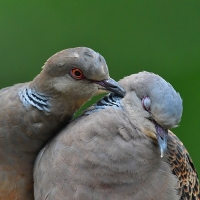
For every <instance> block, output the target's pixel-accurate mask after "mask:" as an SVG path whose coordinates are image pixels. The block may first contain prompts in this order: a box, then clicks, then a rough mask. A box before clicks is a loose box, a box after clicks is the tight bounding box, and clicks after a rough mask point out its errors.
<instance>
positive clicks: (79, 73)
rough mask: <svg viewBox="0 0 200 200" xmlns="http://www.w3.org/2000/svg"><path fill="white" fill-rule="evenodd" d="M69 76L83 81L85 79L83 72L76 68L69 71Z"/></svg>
mask: <svg viewBox="0 0 200 200" xmlns="http://www.w3.org/2000/svg"><path fill="white" fill-rule="evenodd" d="M70 74H71V76H72V77H73V78H75V79H84V78H85V76H84V75H83V72H82V71H81V70H80V69H77V68H73V69H71V70H70Z"/></svg>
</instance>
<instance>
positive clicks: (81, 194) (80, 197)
mask: <svg viewBox="0 0 200 200" xmlns="http://www.w3.org/2000/svg"><path fill="white" fill-rule="evenodd" d="M119 84H120V85H121V86H122V87H123V88H124V89H125V90H126V95H125V97H124V98H122V97H119V96H117V95H114V94H112V93H111V94H109V95H108V96H106V97H104V98H102V99H101V100H100V101H98V102H97V103H96V104H95V105H93V106H92V107H90V108H89V109H87V110H86V111H85V112H84V114H83V115H82V116H80V117H78V118H76V119H75V120H74V121H72V122H71V123H70V124H69V125H68V126H67V127H66V128H64V129H63V130H62V131H61V132H60V133H59V134H58V135H57V136H56V137H55V138H54V139H53V140H52V141H51V142H49V143H48V144H47V145H46V146H45V147H44V148H43V149H42V151H41V152H40V153H39V155H38V157H37V159H36V163H35V167H34V181H35V183H34V184H35V187H34V195H35V199H36V200H44V199H45V200H72V199H73V200H102V199H107V200H112V199H115V200H121V199H126V200H133V199H134V200H141V199H142V200H149V199H153V200H161V199H162V200H180V199H184V200H190V199H194V200H199V199H200V192H199V180H198V176H197V172H196V170H195V168H194V165H193V163H192V160H191V158H190V156H189V154H188V152H187V150H186V149H185V147H184V146H183V144H182V142H181V141H180V140H179V139H178V138H177V137H176V136H175V135H174V134H173V133H172V132H171V131H169V130H168V129H169V128H173V127H175V126H177V125H178V123H179V122H180V120H181V116H182V109H183V108H182V99H181V97H180V95H179V94H178V93H177V92H176V91H175V90H174V88H173V87H172V86H171V85H170V84H169V83H168V82H166V81H165V80H164V79H163V78H161V77H160V76H158V75H155V74H153V73H149V72H140V73H138V74H133V75H131V76H128V77H125V78H123V79H122V80H120V81H119ZM161 153H162V157H161V156H160V155H161Z"/></svg>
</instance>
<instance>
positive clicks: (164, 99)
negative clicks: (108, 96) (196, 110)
mask: <svg viewBox="0 0 200 200" xmlns="http://www.w3.org/2000/svg"><path fill="white" fill-rule="evenodd" d="M120 84H121V85H122V86H123V87H124V89H125V90H126V94H127V95H128V94H129V93H130V94H131V93H134V94H136V96H137V97H138V99H139V101H140V105H139V106H140V109H141V113H142V112H147V113H148V114H149V115H148V119H149V120H150V121H151V123H153V124H154V127H155V132H154V133H151V134H149V133H148V134H147V135H148V136H150V137H152V138H157V140H158V144H159V147H160V151H161V157H163V154H164V152H165V151H166V149H167V137H168V129H171V128H174V127H176V126H178V124H179V122H180V120H181V116H182V111H183V107H182V99H181V97H180V95H179V93H177V92H176V91H175V90H174V88H173V87H172V86H171V84H169V83H168V82H166V81H165V80H164V79H163V78H162V77H160V76H158V75H156V74H153V73H149V72H145V71H144V72H140V73H138V74H133V75H131V76H129V77H126V78H125V80H124V81H123V79H122V81H120ZM127 98H129V101H131V95H129V97H127ZM124 99H126V96H125V97H124Z"/></svg>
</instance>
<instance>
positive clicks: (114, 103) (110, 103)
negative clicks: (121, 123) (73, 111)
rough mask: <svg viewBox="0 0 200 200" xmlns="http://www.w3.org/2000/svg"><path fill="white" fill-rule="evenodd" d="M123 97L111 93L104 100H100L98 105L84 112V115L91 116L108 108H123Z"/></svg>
mask: <svg viewBox="0 0 200 200" xmlns="http://www.w3.org/2000/svg"><path fill="white" fill-rule="evenodd" d="M121 99H122V97H119V96H116V95H114V93H109V94H108V95H106V96H105V97H103V98H102V99H100V100H99V101H98V102H97V103H96V104H94V105H93V106H92V109H91V108H89V109H87V110H86V111H85V112H84V115H89V114H91V113H93V112H97V111H98V110H99V109H105V108H107V107H114V108H122V106H121V102H120V100H121Z"/></svg>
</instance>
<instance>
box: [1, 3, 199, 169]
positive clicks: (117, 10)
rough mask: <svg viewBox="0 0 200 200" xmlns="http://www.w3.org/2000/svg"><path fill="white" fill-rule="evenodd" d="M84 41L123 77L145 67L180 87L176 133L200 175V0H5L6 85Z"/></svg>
mask: <svg viewBox="0 0 200 200" xmlns="http://www.w3.org/2000/svg"><path fill="white" fill-rule="evenodd" d="M77 46H87V47H90V48H92V49H94V50H95V51H98V52H99V53H101V54H102V55H103V56H104V57H105V58H106V60H107V64H108V66H109V69H110V75H111V77H113V78H115V79H116V80H118V79H120V78H122V77H124V76H126V75H129V74H132V73H137V72H139V71H143V70H146V71H151V72H154V73H157V74H159V75H161V76H162V77H163V78H165V79H166V80H167V81H169V82H170V83H171V84H172V85H173V86H174V87H175V89H176V90H177V91H179V92H180V94H181V96H182V98H183V102H184V113H183V118H182V121H181V124H180V127H178V128H176V129H174V130H173V131H174V132H175V133H176V134H177V135H178V136H179V138H180V139H181V140H182V141H183V143H184V144H185V146H186V147H187V149H188V151H189V152H190V155H191V156H192V159H193V161H194V163H195V166H196V168H197V170H198V171H199V173H200V156H199V143H200V122H199V119H200V118H199V111H200V104H199V103H200V90H199V87H200V78H199V73H200V1H197V0H196V1H195V0H192V1H189V0H188V1H185V0H182V1H174V0H167V1H163V0H146V1H145V0H140V1H139V0H138V1H135V0H126V1H122V0H99V1H94V0H76V1H63V0H56V1H55V0H54V1H38V0H35V1H14V0H13V1H11V0H7V1H0V58H1V67H0V87H1V88H2V87H6V86H10V85H13V84H14V83H18V82H25V81H29V80H32V79H33V78H34V77H35V76H36V75H37V74H38V73H39V72H40V70H41V67H42V65H43V63H44V62H45V61H46V59H47V58H49V57H50V56H51V55H53V54H54V53H56V52H57V51H60V50H62V49H65V48H70V47H77ZM90 103H91V102H90ZM87 106H88V104H87Z"/></svg>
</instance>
